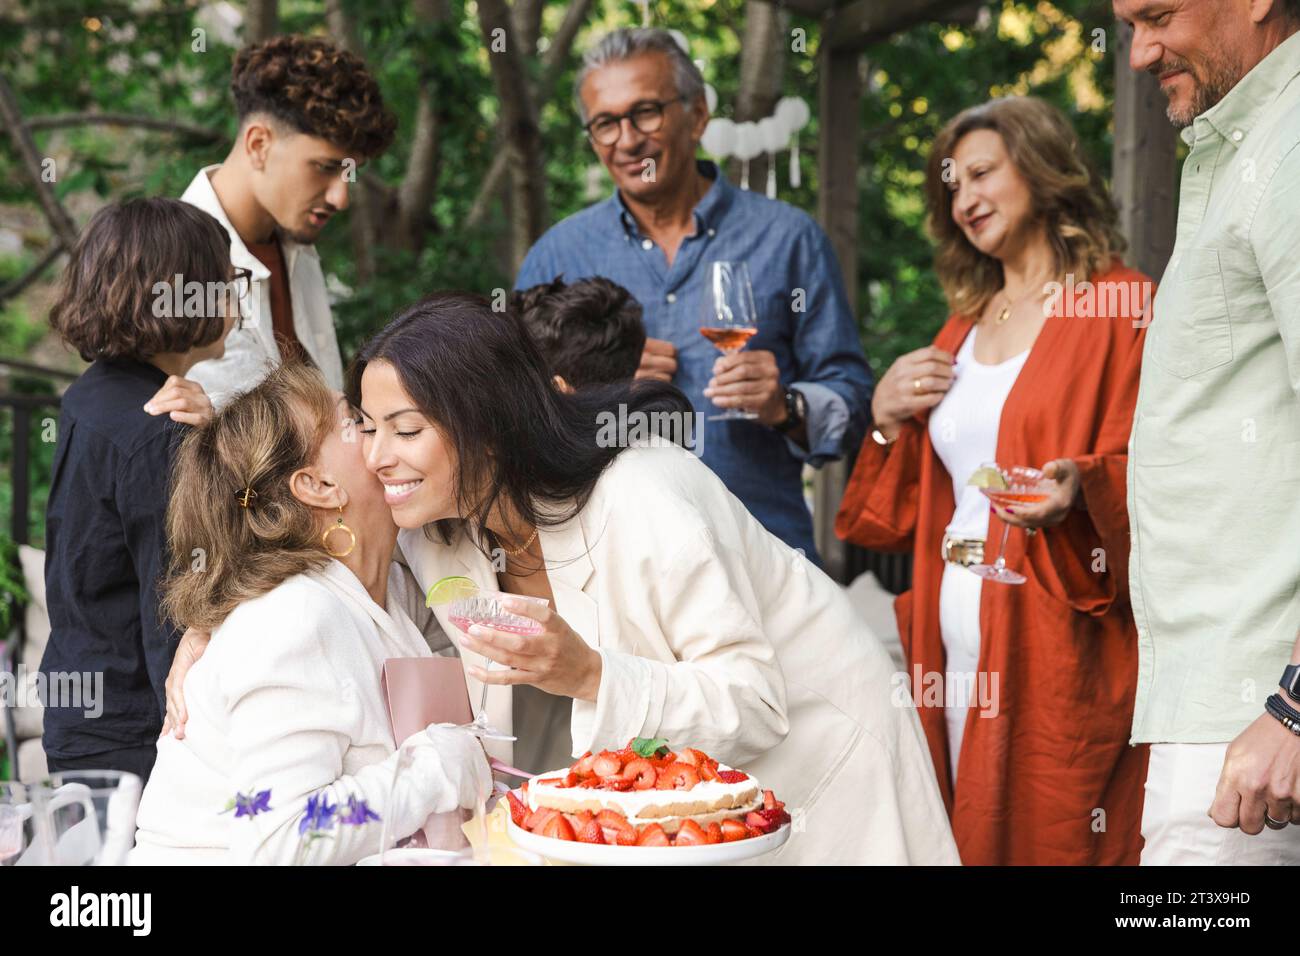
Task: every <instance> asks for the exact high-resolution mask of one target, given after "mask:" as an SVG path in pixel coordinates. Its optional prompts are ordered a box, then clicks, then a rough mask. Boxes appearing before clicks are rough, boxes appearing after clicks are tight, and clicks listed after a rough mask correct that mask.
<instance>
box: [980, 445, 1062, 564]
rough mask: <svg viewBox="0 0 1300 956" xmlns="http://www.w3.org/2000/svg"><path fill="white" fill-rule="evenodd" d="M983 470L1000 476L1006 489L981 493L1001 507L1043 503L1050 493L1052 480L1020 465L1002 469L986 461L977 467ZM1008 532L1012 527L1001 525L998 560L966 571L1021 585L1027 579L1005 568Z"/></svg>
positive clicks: (984, 488)
mask: <svg viewBox="0 0 1300 956" xmlns="http://www.w3.org/2000/svg"><path fill="white" fill-rule="evenodd" d="M985 469H992V470H994V471H997V472H998V473H999V474H1001V476H1002V481H1003V484H1005V485H1006V487H1005V488H989V487H984V486H982V487H981V488H980V492H981V493H983V495H984V496H985V497H986V498H988V499H989V501H991V502H993V503H994V504H999V505H1002V506H1003V507H1004V508H1005V507H1008V506H1010V505H1015V504H1030V503H1032V502H1037V501H1043V500H1045V499H1046V498H1047V496H1048V494H1049V493H1050V492H1051V490H1052V484H1053V483H1052V481H1051V480H1050V479H1048V478H1044V477H1043V473H1042V472H1041V471H1039V470H1038V469H1037V468H1028V467H1025V466H1023V465H1013V466H1011V467H1009V468H1003V467H1002V466H1001V465H999V464H998V463H997V462H987V463H986V464H984V465H982V466H981V468H980V470H981V471H984V470H985ZM1010 533H1011V525H1009V524H1006V523H1003V526H1002V543H1001V544H1000V545H999V546H998V557H997V560H996V561H994V562H993V563H992V564H972V565H971V566H970V568H969V569H968V570H970V571H973V572H975V573H976V574H978V575H979V576H980V577H982V578H983V579H984V580H986V581H997V582H998V583H999V584H1024V583H1025V581H1026V580H1027V579H1026V578H1025V576H1024V575H1023V574H1021V573H1020V572H1018V571H1013V570H1012V569H1011V568H1008V567H1007V536H1008V535H1009V534H1010ZM1027 533H1029V534H1032V533H1033V531H1032V529H1027Z"/></svg>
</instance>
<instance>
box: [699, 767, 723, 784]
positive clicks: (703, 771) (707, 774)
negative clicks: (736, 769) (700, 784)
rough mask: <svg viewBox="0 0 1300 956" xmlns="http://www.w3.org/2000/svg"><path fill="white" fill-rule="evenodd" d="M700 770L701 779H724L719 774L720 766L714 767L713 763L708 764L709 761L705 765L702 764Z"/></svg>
mask: <svg viewBox="0 0 1300 956" xmlns="http://www.w3.org/2000/svg"><path fill="white" fill-rule="evenodd" d="M699 771H700V779H701V780H721V779H722V778H721V777H719V776H718V768H717V767H714V766H713V765H712V764H707V763H706V764H704V766H702V767H700V768H699Z"/></svg>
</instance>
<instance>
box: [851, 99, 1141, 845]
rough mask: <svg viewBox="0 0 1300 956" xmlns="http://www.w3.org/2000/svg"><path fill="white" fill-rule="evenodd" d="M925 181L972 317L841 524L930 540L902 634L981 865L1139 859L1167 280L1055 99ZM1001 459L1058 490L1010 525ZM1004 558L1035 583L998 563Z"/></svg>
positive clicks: (1037, 104)
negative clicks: (1141, 648) (1155, 422)
mask: <svg viewBox="0 0 1300 956" xmlns="http://www.w3.org/2000/svg"><path fill="white" fill-rule="evenodd" d="M926 194H927V197H928V200H929V207H930V219H929V222H930V231H931V234H932V236H933V237H934V239H935V242H936V244H937V249H936V251H935V271H936V272H937V273H938V277H939V282H940V284H941V285H942V286H943V289H944V291H945V293H946V294H947V297H948V305H949V308H950V309H951V314H950V316H949V318H948V321H947V322H946V324H945V325H944V326H943V328H942V329H941V330H940V331H939V334H938V335H937V336H936V337H935V339H934V343H933V344H932V345H930V346H927V347H926V348H923V349H919V350H917V351H915V352H912V353H909V354H907V355H904V356H903V357H902V358H900V359H898V361H896V362H895V363H894V364H893V365H892V366H891V367H890V369H889V371H888V372H887V373H886V374H885V376H884V377H883V378H882V379H881V381H880V383H879V385H878V386H877V389H876V394H875V397H874V399H873V401H872V415H873V417H874V419H875V427H874V429H873V431H872V434H871V436H870V437H868V438H867V439H866V441H865V442H864V443H863V446H862V450H861V452H860V454H859V456H858V461H857V464H856V466H855V468H854V472H853V476H852V478H851V479H850V482H849V485H848V488H847V489H846V491H845V495H844V499H843V501H842V503H841V506H840V511H839V515H838V517H837V519H836V526H835V527H836V532H837V533H838V534H839V535H840V536H841V537H843V538H846V539H847V540H849V541H852V542H853V543H855V544H860V545H862V546H863V547H867V548H875V549H878V550H882V551H911V552H912V555H913V559H914V561H913V568H914V571H913V582H912V589H911V590H910V591H909V592H907V593H906V594H904V595H902V596H901V597H900V598H899V599H898V601H897V604H896V609H897V612H898V624H899V632H900V634H901V636H902V641H903V647H904V649H905V651H906V652H907V657H908V663H909V666H910V668H911V673H912V675H913V676H912V681H913V683H914V684H916V685H917V686H915V687H914V691H913V693H914V695H915V696H916V697H917V698H918V703H920V704H921V722H922V724H923V725H924V726H925V729H926V734H927V736H928V738H929V741H930V752H931V754H932V756H933V758H934V763H935V766H936V767H937V768H938V769H939V780H940V784H941V786H942V788H943V792H944V798H945V800H946V801H947V803H948V806H949V810H950V813H951V816H952V824H953V832H954V834H955V835H956V838H957V845H958V847H959V849H960V850H961V856H962V861H963V862H964V863H967V864H1074V865H1088V864H1136V863H1137V862H1138V856H1139V854H1140V852H1141V846H1142V838H1141V833H1140V825H1141V817H1142V792H1143V791H1142V787H1143V781H1144V778H1145V775H1146V759H1147V755H1146V748H1132V747H1130V746H1129V745H1128V737H1129V726H1130V723H1131V721H1132V716H1133V702H1134V697H1135V692H1136V686H1137V630H1136V627H1135V624H1134V621H1133V614H1132V611H1131V610H1130V607H1129V599H1128V578H1127V570H1128V566H1127V560H1126V559H1127V555H1128V544H1129V542H1128V531H1129V529H1128V514H1127V509H1126V500H1125V499H1126V491H1125V489H1126V483H1125V470H1126V465H1127V446H1128V437H1129V430H1130V427H1131V425H1132V418H1133V407H1134V403H1135V401H1136V397H1137V385H1138V371H1139V368H1140V363H1141V356H1142V343H1143V338H1144V333H1145V327H1146V324H1147V317H1148V316H1147V314H1146V312H1145V307H1146V303H1147V302H1149V301H1150V297H1151V293H1152V290H1151V288H1150V285H1151V283H1150V280H1148V279H1147V277H1146V276H1144V275H1142V274H1141V273H1139V272H1136V271H1134V270H1132V269H1128V268H1126V267H1125V266H1124V265H1123V263H1122V262H1121V260H1120V258H1119V254H1120V252H1122V251H1123V248H1124V241H1123V239H1122V238H1121V236H1120V235H1119V232H1118V229H1117V227H1116V213H1115V208H1114V206H1113V205H1112V203H1111V201H1110V197H1109V196H1108V195H1107V193H1106V189H1105V186H1104V185H1103V183H1102V180H1101V177H1100V176H1099V175H1098V174H1097V172H1096V171H1095V169H1093V167H1092V166H1091V164H1090V163H1089V162H1088V161H1087V159H1086V157H1085V156H1084V155H1083V151H1082V150H1081V148H1080V146H1079V141H1078V137H1076V136H1075V134H1074V131H1073V130H1072V129H1071V128H1070V124H1069V122H1068V121H1067V120H1066V118H1065V117H1064V116H1063V115H1062V114H1061V113H1060V111H1059V110H1057V109H1056V108H1055V107H1053V106H1051V105H1050V104H1048V103H1046V102H1044V101H1043V100H1038V99H1034V98H1032V97H1007V98H1004V99H998V100H993V101H991V102H988V103H984V104H981V105H979V106H975V107H972V108H971V109H968V110H966V111H964V112H962V113H960V114H958V115H957V116H956V117H955V118H954V119H952V120H951V121H950V122H949V123H948V124H947V125H945V126H944V128H943V129H942V130H941V131H940V133H939V135H938V136H937V137H936V138H935V141H934V144H933V146H932V147H931V151H930V159H929V167H928V170H927V175H926ZM993 462H996V463H997V464H998V465H1000V466H1002V468H1003V469H1007V468H1011V467H1014V466H1029V467H1032V468H1036V469H1041V471H1042V472H1043V474H1044V476H1045V483H1046V486H1047V489H1048V494H1047V497H1046V500H1042V501H1039V502H1037V503H1025V504H1019V503H1018V504H1014V505H1012V506H1009V507H1003V506H1001V505H995V506H994V508H993V514H992V516H990V510H989V502H988V500H987V499H986V498H985V497H984V496H983V495H982V494H981V491H980V488H979V487H976V484H972V480H974V481H975V482H976V483H982V484H989V482H991V481H993V480H994V479H995V478H997V477H998V476H996V475H994V476H993V477H990V472H989V471H987V470H985V469H984V468H983V466H984V465H986V464H987V463H993ZM994 486H996V485H994ZM1011 526H1015V527H1017V528H1021V529H1024V530H1022V531H1018V532H1015V533H1010V534H1009V535H1008V536H1007V537H1005V538H1004V536H1003V535H1004V532H1005V531H1006V530H1007V529H1008V528H1009V527H1011ZM1035 532H1036V533H1035ZM1000 541H1005V542H1006V545H1005V548H1002V547H1001V546H1000V545H999V542H1000ZM999 560H1001V561H1004V562H1005V565H1006V567H1008V568H1010V569H1011V570H1012V571H1014V572H1016V573H1017V574H1018V575H1019V576H1021V577H1022V579H1023V580H1022V581H1020V582H1019V583H1017V582H1014V581H1013V582H1012V583H1004V580H1005V578H1007V577H1008V576H1007V575H1000V579H997V580H990V579H984V578H982V577H980V576H978V575H979V573H980V572H983V573H988V571H989V566H993V565H996V563H997V562H998V561H999ZM972 568H977V569H978V571H977V572H976V573H972V570H971V569H972ZM936 678H941V680H940V681H939V686H938V692H937V693H936V692H935V679H936ZM922 685H924V686H922Z"/></svg>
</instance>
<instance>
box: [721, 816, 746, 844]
mask: <svg viewBox="0 0 1300 956" xmlns="http://www.w3.org/2000/svg"><path fill="white" fill-rule="evenodd" d="M748 836H749V830H748V829H747V828H746V827H745V824H743V823H741V822H740V821H739V820H723V821H722V842H723V843H734V842H735V841H737V840H744V839H745V838H747V837H748Z"/></svg>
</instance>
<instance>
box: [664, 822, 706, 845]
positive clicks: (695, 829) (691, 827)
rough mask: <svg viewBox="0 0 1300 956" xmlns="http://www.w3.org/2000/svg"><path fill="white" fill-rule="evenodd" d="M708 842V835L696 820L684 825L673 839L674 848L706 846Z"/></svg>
mask: <svg viewBox="0 0 1300 956" xmlns="http://www.w3.org/2000/svg"><path fill="white" fill-rule="evenodd" d="M708 842H709V839H708V834H706V833H705V832H704V828H703V827H702V826H700V825H699V824H698V823H696V822H695V821H694V820H687V821H686V822H685V823H683V824H682V825H681V827H680V829H678V831H677V836H676V837H674V838H673V846H704V844H706V843H708Z"/></svg>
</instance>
